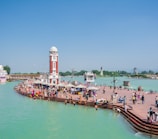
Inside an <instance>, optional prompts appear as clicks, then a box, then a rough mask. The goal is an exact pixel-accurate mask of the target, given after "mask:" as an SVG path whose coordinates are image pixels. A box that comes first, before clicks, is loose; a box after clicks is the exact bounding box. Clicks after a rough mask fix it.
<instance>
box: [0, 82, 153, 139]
mask: <svg viewBox="0 0 158 139" xmlns="http://www.w3.org/2000/svg"><path fill="white" fill-rule="evenodd" d="M18 83H19V82H10V83H6V84H2V85H0V139H35V138H37V139H96V138H97V139H105V138H106V139H127V138H128V139H149V138H150V137H149V136H145V135H144V134H142V133H139V132H135V131H134V130H133V129H132V127H131V126H130V125H129V123H128V122H127V121H126V120H125V119H124V118H123V116H122V115H120V114H117V113H115V112H113V111H111V110H106V109H104V110H103V109H98V110H97V111H96V110H95V109H94V108H91V107H84V106H78V105H76V106H73V105H71V104H67V105H65V104H64V103H59V102H52V101H44V100H33V99H30V98H27V97H24V96H22V95H19V94H18V93H16V92H15V91H14V89H13V88H14V86H15V85H17V84H18ZM152 138H155V139H156V137H152Z"/></svg>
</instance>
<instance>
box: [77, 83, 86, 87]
mask: <svg viewBox="0 0 158 139" xmlns="http://www.w3.org/2000/svg"><path fill="white" fill-rule="evenodd" d="M76 88H86V86H84V85H82V84H79V85H77V86H76Z"/></svg>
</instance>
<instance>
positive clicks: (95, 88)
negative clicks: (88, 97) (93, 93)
mask: <svg viewBox="0 0 158 139" xmlns="http://www.w3.org/2000/svg"><path fill="white" fill-rule="evenodd" d="M87 90H98V88H97V87H95V86H89V87H88V88H87Z"/></svg>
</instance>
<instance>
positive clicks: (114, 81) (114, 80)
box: [113, 72, 116, 93]
mask: <svg viewBox="0 0 158 139" xmlns="http://www.w3.org/2000/svg"><path fill="white" fill-rule="evenodd" d="M113 88H114V89H113V93H115V88H116V78H115V72H114V73H113Z"/></svg>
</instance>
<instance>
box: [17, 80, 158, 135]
mask: <svg viewBox="0 0 158 139" xmlns="http://www.w3.org/2000/svg"><path fill="white" fill-rule="evenodd" d="M97 88H98V90H97V91H95V92H96V93H95V95H92V96H89V97H88V99H87V98H86V97H83V95H82V94H72V93H70V92H69V90H67V89H66V90H64V89H61V90H57V91H55V90H53V91H52V92H51V93H50V95H45V94H47V92H49V90H48V88H44V87H42V86H39V85H37V84H36V85H35V84H33V83H32V82H29V83H27V84H26V83H20V84H19V85H18V86H16V87H15V90H16V92H18V93H19V94H21V95H24V96H27V97H30V98H32V99H43V100H49V101H57V102H63V103H65V104H68V103H70V104H72V105H84V106H91V107H94V108H95V109H96V110H97V109H99V108H103V109H105V108H107V109H111V110H115V111H116V112H119V113H121V114H122V115H123V116H124V117H125V118H126V119H127V121H128V122H129V123H130V124H131V125H132V126H133V127H134V129H136V130H138V131H140V132H143V133H147V134H152V135H158V121H157V117H156V115H152V118H151V117H150V119H148V117H147V116H148V110H149V108H150V107H152V110H153V112H154V113H155V114H157V112H158V109H157V108H156V106H155V98H156V96H157V94H156V93H146V92H144V91H135V90H129V89H122V88H115V89H114V88H112V87H110V86H97ZM135 93H136V95H137V96H136V97H137V100H136V101H135V103H133V101H132V96H133V94H135ZM142 95H144V103H142V100H141V99H140V98H141V96H142ZM138 96H139V97H138ZM120 97H121V98H123V97H125V98H126V99H125V103H123V102H122V103H120V102H118V99H119V98H120ZM102 100H103V101H102Z"/></svg>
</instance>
